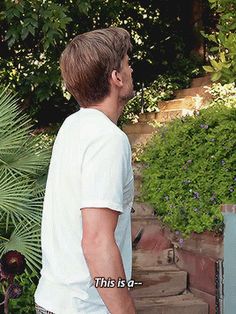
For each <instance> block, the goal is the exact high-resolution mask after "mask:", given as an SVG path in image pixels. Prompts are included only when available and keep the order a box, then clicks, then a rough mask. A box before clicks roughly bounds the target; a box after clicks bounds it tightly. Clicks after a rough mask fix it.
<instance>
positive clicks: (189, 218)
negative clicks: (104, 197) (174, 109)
mask: <svg viewBox="0 0 236 314" xmlns="http://www.w3.org/2000/svg"><path fill="white" fill-rule="evenodd" d="M235 132H236V106H223V105H222V104H219V103H217V102H216V103H215V104H213V105H212V106H211V107H209V108H207V109H202V110H201V111H200V112H199V113H198V114H195V115H194V116H192V117H190V116H186V117H184V118H181V119H176V120H174V121H172V122H170V123H169V124H168V125H167V126H163V127H161V128H160V129H159V132H157V133H156V134H154V135H153V137H152V139H151V140H150V142H149V143H148V144H147V145H146V147H145V149H144V151H143V152H142V154H141V155H140V156H139V160H140V161H141V162H143V163H144V165H145V167H144V169H143V173H142V176H143V184H142V191H141V197H140V198H141V200H142V201H145V202H148V203H150V204H152V205H153V206H154V208H155V212H156V215H157V216H158V217H159V218H160V219H161V220H162V221H163V222H164V223H166V224H167V225H169V226H170V227H171V229H172V230H176V231H178V232H181V233H182V234H183V235H184V236H186V235H188V234H190V233H191V232H197V233H201V232H203V231H206V230H209V231H215V232H221V231H222V228H223V223H222V222H223V217H222V214H221V212H220V204H223V203H235V202H236V172H235V170H236V169H235V168H236V167H235V165H236V155H235V151H236V150H235V148H236V137H235Z"/></svg>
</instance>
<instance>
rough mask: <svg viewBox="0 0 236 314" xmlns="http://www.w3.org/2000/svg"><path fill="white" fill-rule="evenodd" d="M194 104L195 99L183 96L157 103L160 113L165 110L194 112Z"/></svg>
mask: <svg viewBox="0 0 236 314" xmlns="http://www.w3.org/2000/svg"><path fill="white" fill-rule="evenodd" d="M195 104H196V99H195V97H192V96H186V97H185V96H184V97H183V98H178V99H173V100H166V101H161V102H159V103H158V108H159V110H160V111H166V110H184V109H185V110H187V109H189V110H194V108H195Z"/></svg>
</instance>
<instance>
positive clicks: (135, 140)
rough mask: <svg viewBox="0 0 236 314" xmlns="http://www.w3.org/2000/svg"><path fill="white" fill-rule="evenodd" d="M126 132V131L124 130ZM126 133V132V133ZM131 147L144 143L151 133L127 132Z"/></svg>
mask: <svg viewBox="0 0 236 314" xmlns="http://www.w3.org/2000/svg"><path fill="white" fill-rule="evenodd" d="M125 133H126V132H125ZM126 134H127V133H126ZM127 136H128V139H129V142H130V145H131V147H132V148H133V147H136V146H138V145H145V144H146V143H147V142H148V141H149V140H150V139H151V137H152V136H153V133H148V134H137V133H136V134H132V133H130V134H127Z"/></svg>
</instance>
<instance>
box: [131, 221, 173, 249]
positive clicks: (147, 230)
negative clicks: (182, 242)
mask: <svg viewBox="0 0 236 314" xmlns="http://www.w3.org/2000/svg"><path fill="white" fill-rule="evenodd" d="M131 224H132V241H133V248H134V249H143V250H152V251H153V252H156V253H157V254H160V253H161V252H162V251H163V250H165V249H171V248H172V243H171V241H170V240H169V239H168V238H167V237H166V235H165V230H164V229H163V226H162V225H161V224H160V222H159V221H158V220H157V217H155V216H153V217H152V216H132V221H131Z"/></svg>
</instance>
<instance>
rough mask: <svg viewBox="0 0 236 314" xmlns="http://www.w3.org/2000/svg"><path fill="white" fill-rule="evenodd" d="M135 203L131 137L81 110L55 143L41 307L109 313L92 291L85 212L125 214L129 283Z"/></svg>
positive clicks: (123, 248)
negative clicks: (84, 243) (102, 210)
mask: <svg viewBox="0 0 236 314" xmlns="http://www.w3.org/2000/svg"><path fill="white" fill-rule="evenodd" d="M133 197H134V182H133V170H132V163H131V148H130V144H129V140H128V138H127V135H126V134H125V133H124V132H123V131H122V130H121V129H120V128H119V127H117V125H116V124H115V123H113V122H112V121H111V120H110V119H109V118H108V117H107V116H106V115H105V114H104V113H103V112H102V111H100V110H97V109H94V108H81V109H80V110H79V111H78V112H76V113H74V114H72V115H71V116H69V117H68V118H67V119H66V120H65V122H64V123H63V125H62V126H61V128H60V130H59V132H58V135H57V138H56V140H55V143H54V147H53V152H52V157H51V162H50V167H49V173H48V178H47V185H46V192H45V198H44V207H43V218H42V232H41V243H42V270H41V278H40V280H39V284H38V287H37V290H36V292H35V302H36V303H37V304H38V305H40V306H42V307H44V308H45V309H47V310H48V311H51V312H54V313H56V314H74V313H76V314H78V313H79V314H95V313H96V314H106V313H108V309H107V307H106V306H105V304H104V302H103V301H102V299H101V297H100V295H99V293H98V291H97V289H96V288H95V287H94V286H93V285H92V282H93V280H92V278H91V276H90V273H89V269H88V267H87V263H86V261H85V258H84V255H83V251H82V247H81V239H82V217H81V210H80V209H81V208H84V207H108V208H110V209H111V210H116V211H119V212H121V213H122V214H120V215H119V218H118V224H117V227H116V230H115V239H116V243H117V245H118V247H119V249H120V252H121V256H122V261H123V265H124V269H125V275H126V280H127V281H128V280H130V279H131V265H132V245H131V244H132V243H131V208H132V205H133ZM101 232H102V230H101ZM96 258H99V256H97V257H96ZM102 276H103V275H102V274H101V277H102Z"/></svg>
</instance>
